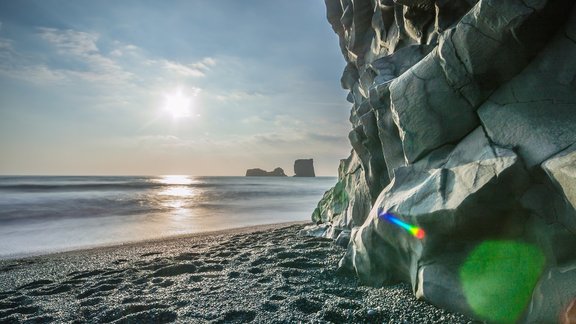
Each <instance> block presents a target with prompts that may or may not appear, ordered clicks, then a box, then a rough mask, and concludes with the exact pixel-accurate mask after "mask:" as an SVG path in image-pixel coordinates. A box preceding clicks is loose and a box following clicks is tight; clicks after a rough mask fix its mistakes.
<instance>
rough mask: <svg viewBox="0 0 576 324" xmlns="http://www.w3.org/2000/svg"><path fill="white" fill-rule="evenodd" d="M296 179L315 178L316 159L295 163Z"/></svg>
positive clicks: (301, 160)
mask: <svg viewBox="0 0 576 324" xmlns="http://www.w3.org/2000/svg"><path fill="white" fill-rule="evenodd" d="M294 176H295V177H315V176H316V174H314V159H299V160H296V161H294Z"/></svg>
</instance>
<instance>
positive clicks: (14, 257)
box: [0, 220, 312, 262]
mask: <svg viewBox="0 0 576 324" xmlns="http://www.w3.org/2000/svg"><path fill="white" fill-rule="evenodd" d="M295 224H306V225H309V224H312V223H311V222H310V221H309V220H306V221H291V222H281V223H270V224H258V225H247V226H241V227H232V228H226V229H219V230H211V231H205V232H195V233H186V234H176V235H169V236H163V237H156V238H148V239H143V240H130V241H125V242H113V243H104V244H94V245H88V246H79V247H78V248H72V249H69V250H54V251H43V252H28V253H16V254H7V255H3V256H0V262H2V261H7V260H21V259H29V258H40V257H44V256H50V255H55V254H63V253H75V252H78V253H82V252H84V251H92V250H99V249H107V248H111V249H114V248H120V247H129V246H132V245H141V244H148V243H154V242H156V243H158V242H163V241H170V240H180V239H182V240H186V239H194V238H195V237H203V236H213V235H225V234H235V233H249V232H255V231H260V230H267V229H273V228H276V227H278V226H289V225H295Z"/></svg>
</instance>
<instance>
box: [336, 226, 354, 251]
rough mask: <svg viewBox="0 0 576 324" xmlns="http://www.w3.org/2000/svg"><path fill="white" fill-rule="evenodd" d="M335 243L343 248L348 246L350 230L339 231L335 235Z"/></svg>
mask: <svg viewBox="0 0 576 324" xmlns="http://www.w3.org/2000/svg"><path fill="white" fill-rule="evenodd" d="M335 243H336V245H338V246H341V247H343V248H346V247H348V243H350V230H344V231H342V232H340V234H338V236H337V237H336V240H335Z"/></svg>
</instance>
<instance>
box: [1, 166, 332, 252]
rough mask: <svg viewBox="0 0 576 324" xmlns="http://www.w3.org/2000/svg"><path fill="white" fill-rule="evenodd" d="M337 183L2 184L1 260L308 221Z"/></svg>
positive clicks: (182, 179)
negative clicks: (319, 203)
mask: <svg viewBox="0 0 576 324" xmlns="http://www.w3.org/2000/svg"><path fill="white" fill-rule="evenodd" d="M336 180H337V178H336V177H316V178H293V177H193V176H156V177H155V176H122V177H101V176H88V177H79V176H68V177H56V176H42V177H38V176H1V177H0V258H3V259H5V258H13V257H21V256H29V255H40V254H45V253H52V252H60V251H69V250H76V249H81V248H89V247H97V246H104V245H113V244H121V243H127V242H135V241H142V240H148V239H157V238H165V237H170V236H175V235H181V234H190V233H199V232H207V231H215V230H222V229H230V228H237V227H244V226H252V225H260V224H273V223H282V222H289V221H305V220H310V216H311V214H312V212H313V210H314V208H315V207H316V204H317V203H318V201H319V200H320V198H321V197H322V195H323V194H324V192H325V191H326V190H328V189H329V188H330V187H332V186H333V185H334V184H335V183H336Z"/></svg>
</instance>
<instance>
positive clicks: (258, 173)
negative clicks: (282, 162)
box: [246, 168, 286, 177]
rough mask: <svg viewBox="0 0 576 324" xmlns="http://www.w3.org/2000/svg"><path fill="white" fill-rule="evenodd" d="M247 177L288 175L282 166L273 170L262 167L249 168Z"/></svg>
mask: <svg viewBox="0 0 576 324" xmlns="http://www.w3.org/2000/svg"><path fill="white" fill-rule="evenodd" d="M246 176H247V177H286V174H285V173H284V170H283V169H282V168H276V169H274V170H273V171H270V172H268V171H265V170H262V169H248V170H246Z"/></svg>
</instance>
